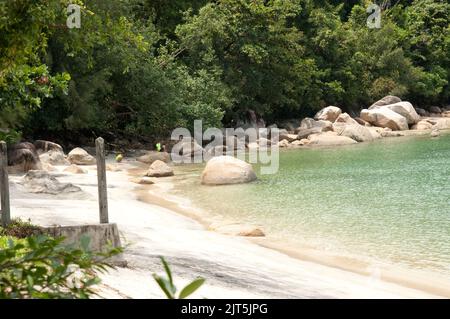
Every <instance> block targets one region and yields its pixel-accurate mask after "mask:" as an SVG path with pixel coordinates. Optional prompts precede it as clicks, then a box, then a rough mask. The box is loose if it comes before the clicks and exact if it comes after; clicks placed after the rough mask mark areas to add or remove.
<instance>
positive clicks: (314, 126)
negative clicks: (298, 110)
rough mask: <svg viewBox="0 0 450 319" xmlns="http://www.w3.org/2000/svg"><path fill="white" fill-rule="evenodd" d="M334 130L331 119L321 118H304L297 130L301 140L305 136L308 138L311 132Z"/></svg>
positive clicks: (298, 137)
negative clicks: (317, 119)
mask: <svg viewBox="0 0 450 319" xmlns="http://www.w3.org/2000/svg"><path fill="white" fill-rule="evenodd" d="M332 130H333V123H331V122H330V121H324V120H319V121H316V120H314V119H312V118H309V117H307V118H304V119H303V120H302V121H301V123H300V127H298V128H297V129H296V130H295V133H296V134H297V139H298V140H301V139H303V138H307V137H308V136H309V135H311V134H317V133H322V132H330V131H332Z"/></svg>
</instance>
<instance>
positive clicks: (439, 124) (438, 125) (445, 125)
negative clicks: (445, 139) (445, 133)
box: [433, 117, 450, 130]
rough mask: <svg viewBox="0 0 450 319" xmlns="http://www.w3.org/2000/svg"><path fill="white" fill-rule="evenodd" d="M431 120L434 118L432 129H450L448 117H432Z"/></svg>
mask: <svg viewBox="0 0 450 319" xmlns="http://www.w3.org/2000/svg"><path fill="white" fill-rule="evenodd" d="M433 120H436V121H435V124H434V125H433V129H436V130H448V129H450V118H448V117H443V118H439V119H433Z"/></svg>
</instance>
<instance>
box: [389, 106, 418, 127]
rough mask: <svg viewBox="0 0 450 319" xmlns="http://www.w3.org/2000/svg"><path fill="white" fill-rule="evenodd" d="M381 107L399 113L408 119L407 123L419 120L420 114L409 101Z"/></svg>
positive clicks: (414, 122)
mask: <svg viewBox="0 0 450 319" xmlns="http://www.w3.org/2000/svg"><path fill="white" fill-rule="evenodd" d="M382 108H388V109H390V110H391V111H394V112H395V113H398V114H400V115H401V116H403V117H404V118H406V120H407V121H408V124H416V123H417V122H419V121H420V116H419V114H417V112H416V109H415V108H414V106H412V104H411V103H409V102H398V103H395V104H389V105H385V106H383V107H382Z"/></svg>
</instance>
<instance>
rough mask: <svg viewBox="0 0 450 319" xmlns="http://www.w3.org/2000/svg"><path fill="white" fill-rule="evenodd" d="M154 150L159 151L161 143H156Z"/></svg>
mask: <svg viewBox="0 0 450 319" xmlns="http://www.w3.org/2000/svg"><path fill="white" fill-rule="evenodd" d="M156 150H157V151H158V152H161V143H156Z"/></svg>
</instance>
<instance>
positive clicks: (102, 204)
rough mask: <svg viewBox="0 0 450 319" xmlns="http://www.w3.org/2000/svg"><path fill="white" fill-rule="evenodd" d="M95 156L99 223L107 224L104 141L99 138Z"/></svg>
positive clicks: (96, 141)
mask: <svg viewBox="0 0 450 319" xmlns="http://www.w3.org/2000/svg"><path fill="white" fill-rule="evenodd" d="M95 146H96V155H97V180H98V205H99V208H100V223H101V224H107V223H109V218H108V192H107V184H106V166H105V141H104V140H103V138H101V137H99V138H97V139H96V140H95Z"/></svg>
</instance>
